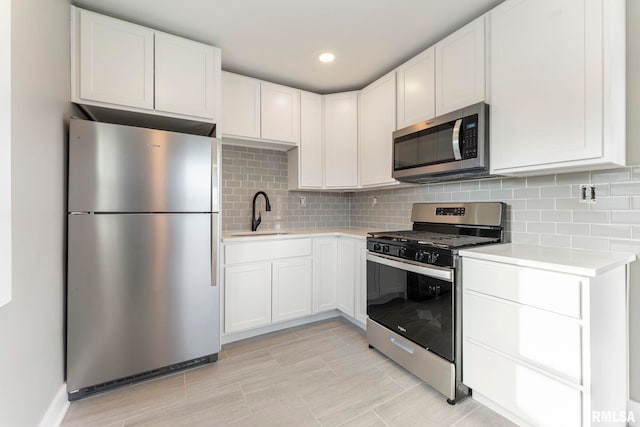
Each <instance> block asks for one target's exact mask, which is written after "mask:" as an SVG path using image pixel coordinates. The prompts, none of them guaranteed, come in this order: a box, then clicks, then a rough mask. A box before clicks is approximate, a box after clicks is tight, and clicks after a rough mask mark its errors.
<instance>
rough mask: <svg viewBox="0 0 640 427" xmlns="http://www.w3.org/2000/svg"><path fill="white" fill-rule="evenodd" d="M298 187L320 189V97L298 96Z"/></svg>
mask: <svg viewBox="0 0 640 427" xmlns="http://www.w3.org/2000/svg"><path fill="white" fill-rule="evenodd" d="M299 150H300V154H299V155H300V157H299V159H300V166H299V167H300V171H299V174H300V178H299V179H300V187H301V188H322V178H323V169H322V166H323V164H324V162H323V157H324V156H323V154H322V151H323V150H322V95H317V94H315V93H310V92H302V93H301V94H300V148H299Z"/></svg>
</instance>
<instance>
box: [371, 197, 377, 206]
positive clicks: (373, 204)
mask: <svg viewBox="0 0 640 427" xmlns="http://www.w3.org/2000/svg"><path fill="white" fill-rule="evenodd" d="M377 204H378V198H377V197H374V198H373V199H372V200H371V206H375V205H377Z"/></svg>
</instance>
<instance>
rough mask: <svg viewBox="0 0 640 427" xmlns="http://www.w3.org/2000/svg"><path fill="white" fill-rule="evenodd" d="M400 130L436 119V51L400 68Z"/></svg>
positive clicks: (433, 50) (417, 57)
mask: <svg viewBox="0 0 640 427" xmlns="http://www.w3.org/2000/svg"><path fill="white" fill-rule="evenodd" d="M396 72H397V76H398V99H397V102H398V120H397V127H398V129H401V128H404V127H407V126H411V125H414V124H416V123H417V122H419V121H421V120H427V119H431V118H433V117H435V115H436V108H435V49H434V48H433V47H430V48H429V49H427V50H425V51H424V52H422V53H421V54H420V55H418V56H416V57H414V58H413V59H411V60H409V61H408V62H406V63H404V64H402V65H401V66H400V67H398V70H397V71H396Z"/></svg>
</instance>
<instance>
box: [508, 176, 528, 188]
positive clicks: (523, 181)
mask: <svg viewBox="0 0 640 427" xmlns="http://www.w3.org/2000/svg"><path fill="white" fill-rule="evenodd" d="M526 186H527V178H502V188H525V187H526Z"/></svg>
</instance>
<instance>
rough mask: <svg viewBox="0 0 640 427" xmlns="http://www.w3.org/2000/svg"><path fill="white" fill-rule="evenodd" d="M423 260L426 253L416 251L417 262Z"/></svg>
mask: <svg viewBox="0 0 640 427" xmlns="http://www.w3.org/2000/svg"><path fill="white" fill-rule="evenodd" d="M423 258H424V252H423V251H416V255H415V259H416V261H422V259H423Z"/></svg>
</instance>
